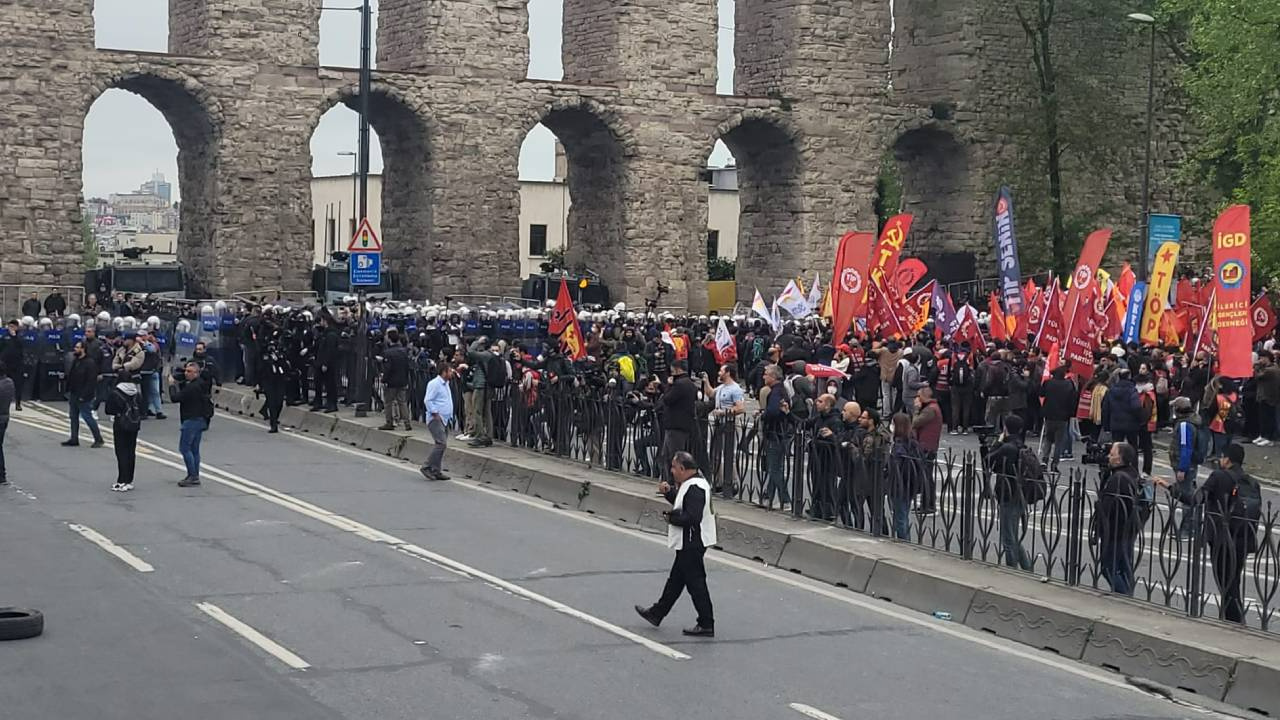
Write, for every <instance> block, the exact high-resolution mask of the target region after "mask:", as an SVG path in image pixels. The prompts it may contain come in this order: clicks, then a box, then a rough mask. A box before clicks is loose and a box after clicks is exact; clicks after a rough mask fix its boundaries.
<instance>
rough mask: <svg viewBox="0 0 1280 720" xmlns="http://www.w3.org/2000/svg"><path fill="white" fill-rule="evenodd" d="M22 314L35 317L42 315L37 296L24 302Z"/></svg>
mask: <svg viewBox="0 0 1280 720" xmlns="http://www.w3.org/2000/svg"><path fill="white" fill-rule="evenodd" d="M22 314H23V315H29V316H31V317H33V318H34V317H38V316H39V315H40V301H39V300H37V299H35V298H27V299H26V301H25V302H23V303H22Z"/></svg>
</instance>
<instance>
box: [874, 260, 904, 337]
mask: <svg viewBox="0 0 1280 720" xmlns="http://www.w3.org/2000/svg"><path fill="white" fill-rule="evenodd" d="M884 278H885V276H884V275H883V274H881V273H875V274H873V275H872V277H871V287H870V289H869V290H868V293H867V295H868V298H867V306H868V312H867V329H868V330H872V328H874V332H877V333H879V335H880V337H881V338H893V337H900V338H904V337H906V336H907V335H908V333H909V332H910V328H909V326H908V325H907V324H905V323H903V321H902V308H903V307H904V306H905V305H906V303H903V302H900V301H898V298H897V297H896V294H895V293H894V291H893V290H892V289H890V288H889V287H888V286H887V285H886V283H885V281H884Z"/></svg>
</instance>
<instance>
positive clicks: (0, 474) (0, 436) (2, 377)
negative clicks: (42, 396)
mask: <svg viewBox="0 0 1280 720" xmlns="http://www.w3.org/2000/svg"><path fill="white" fill-rule="evenodd" d="M7 370H8V367H7V366H6V365H5V362H4V360H3V359H0V485H4V484H5V483H7V482H9V474H8V470H7V468H6V467H5V463H4V435H5V431H7V430H8V429H9V406H10V405H12V404H13V403H14V400H15V399H16V398H17V395H16V393H15V390H14V386H13V379H12V378H10V377H9V375H8V373H7V372H6V371H7Z"/></svg>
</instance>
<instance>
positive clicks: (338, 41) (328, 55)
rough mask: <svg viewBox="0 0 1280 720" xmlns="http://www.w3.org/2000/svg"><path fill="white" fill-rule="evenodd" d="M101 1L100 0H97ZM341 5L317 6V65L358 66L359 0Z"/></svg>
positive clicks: (373, 0) (373, 15)
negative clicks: (318, 16)
mask: <svg viewBox="0 0 1280 720" xmlns="http://www.w3.org/2000/svg"><path fill="white" fill-rule="evenodd" d="M99 2H101V0H99ZM341 5H342V6H338V5H334V6H332V7H331V6H330V3H324V5H323V6H322V7H321V8H320V11H321V12H320V13H319V15H320V19H319V24H318V33H317V36H318V39H319V42H318V45H317V48H316V57H317V58H319V63H320V66H321V67H343V68H358V67H360V12H359V11H358V9H357V8H358V6H359V5H360V2H359V0H357V1H356V2H351V3H341ZM369 12H370V18H369V20H370V22H371V27H370V32H371V38H370V40H371V42H370V48H369V52H370V60H371V61H372V67H375V68H376V67H378V20H379V18H380V15H379V13H378V0H370V2H369Z"/></svg>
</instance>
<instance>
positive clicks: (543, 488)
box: [527, 470, 591, 508]
mask: <svg viewBox="0 0 1280 720" xmlns="http://www.w3.org/2000/svg"><path fill="white" fill-rule="evenodd" d="M584 492H586V493H589V492H591V488H590V487H586V486H585V483H582V482H579V481H577V480H570V479H569V478H564V477H560V476H559V475H552V474H550V473H545V472H541V471H538V470H534V471H532V472H531V473H530V482H529V490H528V491H527V493H528V494H529V495H532V496H533V497H537V498H542V499H543V500H547V501H549V502H553V503H555V504H556V505H561V506H564V507H570V508H577V507H578V503H579V502H580V499H579V496H580V495H582V494H583V493H584Z"/></svg>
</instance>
